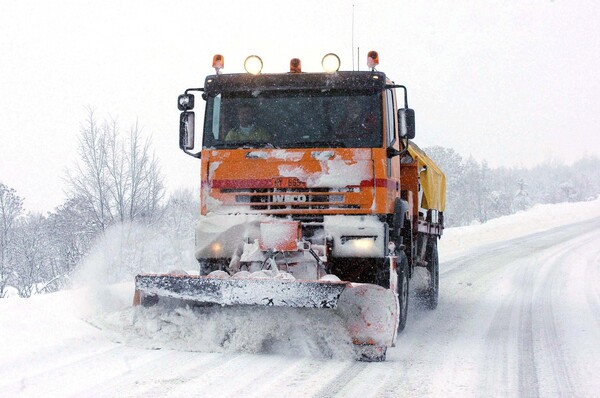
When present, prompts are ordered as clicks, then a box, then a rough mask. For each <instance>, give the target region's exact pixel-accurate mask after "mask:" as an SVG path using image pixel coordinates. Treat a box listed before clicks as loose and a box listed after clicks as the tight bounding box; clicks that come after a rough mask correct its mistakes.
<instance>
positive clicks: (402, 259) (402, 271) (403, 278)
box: [397, 252, 408, 332]
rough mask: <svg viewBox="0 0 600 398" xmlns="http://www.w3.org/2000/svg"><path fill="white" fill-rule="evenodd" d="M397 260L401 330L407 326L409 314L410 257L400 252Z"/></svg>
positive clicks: (399, 326) (399, 327)
mask: <svg viewBox="0 0 600 398" xmlns="http://www.w3.org/2000/svg"><path fill="white" fill-rule="evenodd" d="M397 261H398V263H397V272H398V302H399V304H400V312H399V313H398V318H399V321H400V322H399V324H398V332H401V331H403V330H404V327H405V326H406V319H407V315H408V259H407V258H406V254H404V252H402V253H400V255H399V256H398V260H397Z"/></svg>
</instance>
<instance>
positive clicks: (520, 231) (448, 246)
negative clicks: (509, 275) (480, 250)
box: [438, 198, 600, 261]
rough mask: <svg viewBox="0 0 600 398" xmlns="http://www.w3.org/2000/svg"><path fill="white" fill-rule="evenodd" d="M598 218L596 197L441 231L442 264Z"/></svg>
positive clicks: (547, 205)
mask: <svg viewBox="0 0 600 398" xmlns="http://www.w3.org/2000/svg"><path fill="white" fill-rule="evenodd" d="M595 217H600V198H598V199H596V200H592V201H588V202H576V203H558V204H537V205H535V206H533V207H532V208H531V209H529V210H527V211H521V212H518V213H516V214H512V215H509V216H504V217H499V218H495V219H493V220H489V221H488V222H486V223H484V224H479V225H471V226H467V227H458V228H448V229H446V230H444V234H443V236H442V239H441V240H440V242H439V247H438V249H439V252H440V259H442V261H444V260H446V261H447V260H449V259H451V258H454V257H456V256H457V255H459V254H460V253H461V252H464V251H466V250H469V249H472V248H474V247H477V246H481V245H485V244H488V243H494V242H501V241H505V240H509V239H514V238H518V237H521V236H524V235H529V234H532V233H535V232H541V231H545V230H548V229H550V228H555V227H559V226H561V225H567V224H572V223H576V222H579V221H583V220H589V219H591V218H595Z"/></svg>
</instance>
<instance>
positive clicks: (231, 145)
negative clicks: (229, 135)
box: [227, 141, 275, 149]
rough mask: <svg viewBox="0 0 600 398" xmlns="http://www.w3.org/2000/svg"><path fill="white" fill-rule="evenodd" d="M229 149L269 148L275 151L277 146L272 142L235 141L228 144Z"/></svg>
mask: <svg viewBox="0 0 600 398" xmlns="http://www.w3.org/2000/svg"><path fill="white" fill-rule="evenodd" d="M227 147H228V148H244V149H257V148H261V149H262V148H269V149H273V148H275V146H274V145H273V144H272V143H270V142H260V141H235V142H231V143H229V142H228V143H227Z"/></svg>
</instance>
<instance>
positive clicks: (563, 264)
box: [534, 232, 598, 396]
mask: <svg viewBox="0 0 600 398" xmlns="http://www.w3.org/2000/svg"><path fill="white" fill-rule="evenodd" d="M597 240H598V236H597V233H596V232H593V233H588V234H581V235H580V236H578V237H575V238H573V239H572V240H571V241H569V242H568V243H567V244H563V245H559V249H558V250H557V251H554V252H553V253H552V254H553V255H552V256H549V257H548V258H549V262H548V264H547V267H548V268H550V269H549V271H548V272H547V273H546V275H545V276H544V278H541V279H540V287H539V289H538V292H540V295H539V296H537V297H536V299H537V300H536V301H535V302H534V310H535V312H536V313H537V314H540V318H541V323H542V325H541V331H540V334H541V337H542V338H541V341H540V343H541V344H542V345H541V347H540V348H541V349H540V353H548V354H549V358H548V359H549V361H547V362H549V365H550V368H551V369H552V378H551V380H552V381H553V382H554V385H555V388H554V389H552V390H550V391H548V392H549V393H551V394H556V395H558V396H581V394H579V393H578V392H577V391H576V388H575V383H574V381H573V380H575V379H574V375H573V374H572V372H571V367H569V366H567V364H568V363H571V362H572V361H573V360H574V358H569V357H568V356H567V355H566V352H565V349H566V348H568V346H569V343H570V342H569V341H568V340H567V339H566V338H565V336H563V335H562V334H561V333H560V329H559V326H564V327H567V328H568V327H571V325H564V324H563V323H564V318H561V317H559V316H557V314H556V310H559V308H557V306H556V305H555V303H559V304H564V301H565V298H568V295H567V290H566V284H567V282H566V280H567V278H568V276H569V274H568V273H569V271H570V270H571V267H572V264H574V263H575V264H577V263H576V262H574V261H572V260H573V258H574V257H575V256H580V254H579V252H580V248H581V247H585V246H588V245H590V244H591V243H592V242H595V241H597ZM584 263H586V267H587V262H584ZM584 285H585V284H584ZM585 293H588V291H585ZM588 299H589V296H588ZM563 347H566V348H563ZM548 382H550V381H548ZM545 384H546V386H547V384H548V383H545Z"/></svg>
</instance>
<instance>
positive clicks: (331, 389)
mask: <svg viewBox="0 0 600 398" xmlns="http://www.w3.org/2000/svg"><path fill="white" fill-rule="evenodd" d="M367 366H368V363H366V362H352V363H350V364H348V365H347V366H345V367H344V368H342V369H341V370H340V372H339V373H338V374H337V375H336V377H334V378H333V380H331V381H330V382H329V383H327V384H326V385H325V386H324V387H323V388H321V390H320V391H319V392H317V393H316V394H315V395H314V396H315V397H318V398H331V397H335V396H336V395H337V394H338V393H339V392H340V391H341V390H342V389H344V387H346V386H348V385H349V384H350V383H352V382H353V381H354V379H355V378H357V377H358V376H359V375H360V374H361V373H362V372H363V371H364V370H365V369H366V367H367Z"/></svg>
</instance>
